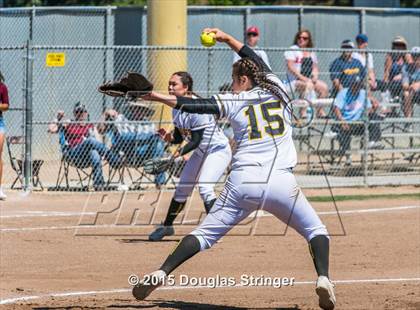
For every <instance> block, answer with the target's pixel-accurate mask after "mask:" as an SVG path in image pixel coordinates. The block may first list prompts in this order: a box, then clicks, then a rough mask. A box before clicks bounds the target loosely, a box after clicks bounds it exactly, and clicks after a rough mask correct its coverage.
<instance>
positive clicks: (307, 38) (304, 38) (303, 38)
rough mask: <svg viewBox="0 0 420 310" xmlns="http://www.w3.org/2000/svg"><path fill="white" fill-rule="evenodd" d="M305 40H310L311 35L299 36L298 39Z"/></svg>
mask: <svg viewBox="0 0 420 310" xmlns="http://www.w3.org/2000/svg"><path fill="white" fill-rule="evenodd" d="M301 39H302V40H305V41H308V40H309V37H303V36H299V37H298V40H301Z"/></svg>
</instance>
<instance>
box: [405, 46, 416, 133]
mask: <svg viewBox="0 0 420 310" xmlns="http://www.w3.org/2000/svg"><path fill="white" fill-rule="evenodd" d="M411 56H412V57H413V63H412V64H411V65H409V66H408V68H407V78H406V80H407V81H408V83H409V86H408V95H407V96H406V97H405V98H404V99H405V104H404V106H405V108H406V111H404V114H406V116H407V115H408V116H409V117H412V116H413V106H414V104H415V103H420V47H418V46H415V47H413V48H412V49H411ZM408 125H409V126H407V128H406V129H407V131H409V132H412V131H413V126H412V125H411V124H408Z"/></svg>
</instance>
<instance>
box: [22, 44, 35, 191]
mask: <svg viewBox="0 0 420 310" xmlns="http://www.w3.org/2000/svg"><path fill="white" fill-rule="evenodd" d="M25 58H26V72H25V75H26V79H25V160H24V164H23V175H24V183H23V189H24V191H25V192H30V191H31V190H32V114H33V111H32V84H33V65H34V63H33V61H34V57H33V50H32V42H31V40H28V41H27V43H26V57H25Z"/></svg>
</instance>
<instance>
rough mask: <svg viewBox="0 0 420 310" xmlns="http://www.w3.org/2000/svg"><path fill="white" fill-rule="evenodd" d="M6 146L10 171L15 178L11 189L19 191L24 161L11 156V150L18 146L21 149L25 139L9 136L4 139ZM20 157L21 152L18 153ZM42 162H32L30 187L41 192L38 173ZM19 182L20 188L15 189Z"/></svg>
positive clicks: (37, 160) (39, 160)
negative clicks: (14, 174)
mask: <svg viewBox="0 0 420 310" xmlns="http://www.w3.org/2000/svg"><path fill="white" fill-rule="evenodd" d="M6 145H7V152H8V154H9V159H10V165H11V166H12V169H13V170H14V171H15V172H16V178H15V180H14V181H13V183H12V186H11V189H21V188H22V187H23V180H24V167H23V165H24V161H23V159H22V158H18V157H16V156H14V155H13V151H12V148H14V147H16V146H19V147H20V148H22V147H23V146H24V145H25V137H24V136H10V137H7V139H6ZM20 153H21V154H20V156H22V152H20ZM43 164H44V161H43V160H42V159H35V160H33V161H32V185H33V186H34V188H37V187H39V188H40V189H41V190H44V187H43V186H42V183H41V179H40V178H39V172H40V170H41V167H42V165H43ZM18 181H19V182H20V184H21V188H17V187H15V185H16V183H17V182H18Z"/></svg>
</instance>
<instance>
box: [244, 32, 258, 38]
mask: <svg viewBox="0 0 420 310" xmlns="http://www.w3.org/2000/svg"><path fill="white" fill-rule="evenodd" d="M246 35H247V36H248V37H258V33H255V32H248V33H247V34H246Z"/></svg>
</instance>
